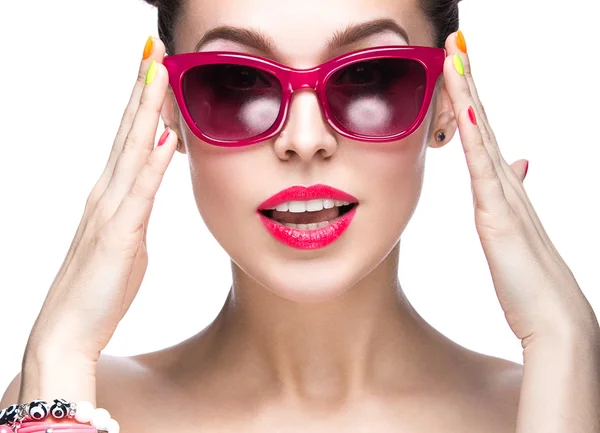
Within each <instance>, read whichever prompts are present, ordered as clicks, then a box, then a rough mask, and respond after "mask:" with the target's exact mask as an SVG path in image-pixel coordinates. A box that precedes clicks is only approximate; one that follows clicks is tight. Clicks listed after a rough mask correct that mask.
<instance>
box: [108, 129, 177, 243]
mask: <svg viewBox="0 0 600 433" xmlns="http://www.w3.org/2000/svg"><path fill="white" fill-rule="evenodd" d="M176 146H177V134H176V133H175V131H173V130H169V135H168V137H167V139H166V141H165V142H164V144H163V145H162V146H157V147H156V148H154V150H153V151H152V153H151V154H150V156H149V157H148V159H147V161H146V163H145V164H144V166H143V167H142V169H141V170H140V171H139V173H138V175H137V177H136V178H135V182H134V184H133V185H132V187H131V189H130V190H129V192H128V193H127V195H126V196H125V198H124V199H123V201H122V202H121V204H120V205H119V207H118V208H117V210H116V212H115V214H114V216H113V218H111V220H110V222H109V226H111V229H114V230H117V231H118V232H119V233H122V234H124V235H129V234H132V233H136V232H137V231H138V230H140V229H144V227H143V226H144V225H146V226H147V220H148V218H149V215H150V211H151V209H152V206H153V204H154V198H155V197H156V192H157V191H158V188H159V186H160V184H161V182H162V179H163V176H164V174H165V172H166V170H167V167H168V166H169V163H170V162H171V160H172V158H173V154H174V153H175V147H176Z"/></svg>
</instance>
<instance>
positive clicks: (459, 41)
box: [456, 30, 467, 54]
mask: <svg viewBox="0 0 600 433" xmlns="http://www.w3.org/2000/svg"><path fill="white" fill-rule="evenodd" d="M456 46H457V47H458V49H459V50H461V51H462V52H463V53H465V54H467V42H466V41H465V35H463V32H462V31H460V30H459V31H458V32H457V33H456Z"/></svg>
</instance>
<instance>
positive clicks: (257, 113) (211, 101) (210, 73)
mask: <svg viewBox="0 0 600 433" xmlns="http://www.w3.org/2000/svg"><path fill="white" fill-rule="evenodd" d="M182 86H183V98H184V100H185V105H186V107H187V110H188V111H189V113H190V116H191V118H192V120H193V121H194V123H195V124H196V126H197V127H198V128H199V129H200V130H201V131H202V132H203V133H204V134H206V135H207V136H209V137H211V138H214V139H217V140H224V141H236V140H244V139H249V138H252V137H255V136H257V135H259V134H261V133H263V132H265V131H266V130H267V129H269V127H271V125H273V123H274V122H275V119H276V118H277V114H278V113H279V108H280V106H281V84H280V82H279V80H278V79H277V78H275V76H274V75H272V74H270V73H269V72H266V71H263V70H260V69H257V68H252V67H249V66H243V65H233V64H231V65H230V64H210V65H201V66H196V67H194V68H192V69H190V70H189V71H188V72H186V74H185V75H184V76H183V82H182Z"/></svg>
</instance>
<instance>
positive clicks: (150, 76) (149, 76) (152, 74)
mask: <svg viewBox="0 0 600 433" xmlns="http://www.w3.org/2000/svg"><path fill="white" fill-rule="evenodd" d="M157 72H158V66H157V65H156V60H152V63H150V67H149V68H148V72H146V84H150V83H151V82H152V81H154V78H156V73H157Z"/></svg>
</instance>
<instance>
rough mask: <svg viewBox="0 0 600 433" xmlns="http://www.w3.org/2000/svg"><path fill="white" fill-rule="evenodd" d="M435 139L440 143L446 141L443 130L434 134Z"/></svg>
mask: <svg viewBox="0 0 600 433" xmlns="http://www.w3.org/2000/svg"><path fill="white" fill-rule="evenodd" d="M435 139H436V140H437V141H439V142H440V143H441V142H442V141H444V140H445V139H446V133H445V132H444V131H443V130H441V129H440V130H439V131H438V132H437V133H436V135H435Z"/></svg>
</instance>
